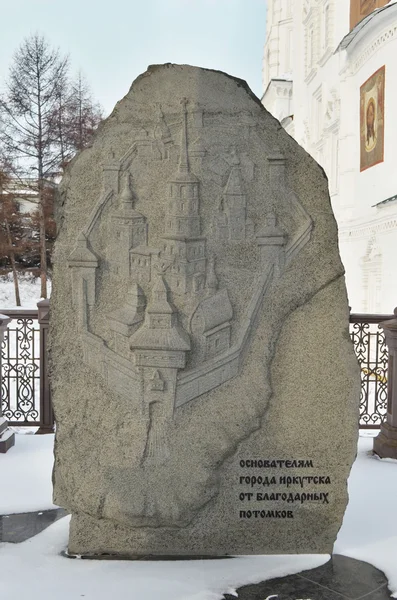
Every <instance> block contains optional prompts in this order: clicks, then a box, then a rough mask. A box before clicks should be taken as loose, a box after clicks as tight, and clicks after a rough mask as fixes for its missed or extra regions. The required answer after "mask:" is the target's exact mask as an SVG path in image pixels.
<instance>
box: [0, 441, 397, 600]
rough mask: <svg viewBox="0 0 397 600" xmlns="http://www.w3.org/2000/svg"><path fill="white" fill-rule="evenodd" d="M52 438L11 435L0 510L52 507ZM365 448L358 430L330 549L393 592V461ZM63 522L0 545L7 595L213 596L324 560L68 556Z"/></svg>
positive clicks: (62, 598)
mask: <svg viewBox="0 0 397 600" xmlns="http://www.w3.org/2000/svg"><path fill="white" fill-rule="evenodd" d="M52 444H53V436H52V435H45V436H32V435H18V436H17V440H16V446H15V447H14V448H12V449H11V450H10V451H9V452H8V453H7V454H6V455H0V472H1V475H2V477H3V474H5V476H6V482H5V485H4V486H3V485H2V490H1V494H0V513H3V514H5V513H7V512H16V511H17V510H18V511H21V512H22V511H24V510H33V507H34V508H40V509H44V508H50V507H52V504H51V483H50V477H51V468H52ZM371 449H372V437H369V436H368V434H365V433H364V434H363V435H362V436H361V437H360V440H359V446H358V455H357V459H356V462H355V463H354V465H353V468H352V472H351V475H350V478H349V496H350V500H349V506H348V508H347V510H346V514H345V518H344V521H343V526H342V528H341V530H340V532H339V535H338V539H337V541H336V544H335V548H334V552H335V553H339V554H344V555H346V556H351V557H352V558H357V559H359V560H364V561H367V562H369V563H371V564H373V565H374V566H375V567H377V568H378V569H380V570H382V571H384V573H385V574H386V576H387V577H388V579H389V587H390V589H391V590H392V591H393V592H394V596H395V597H397V519H396V517H395V511H396V498H397V461H391V460H386V461H384V460H379V459H378V458H376V457H374V456H372V455H371V454H370V451H371ZM2 483H3V480H2ZM17 503H18V505H17ZM16 506H17V508H16ZM10 507H11V510H10ZM4 508H7V510H6V511H5V510H4ZM68 524H69V517H65V518H63V519H61V520H60V521H58V522H57V523H55V524H54V525H51V526H50V527H49V528H48V529H46V530H45V531H43V532H42V533H41V534H39V535H37V536H35V537H34V538H32V539H30V540H28V541H26V542H23V543H22V544H0V573H1V590H2V592H3V594H4V597H5V598H7V600H24V599H25V598H29V600H53V599H54V598H56V599H57V600H74V599H77V598H81V597H84V598H85V600H90V599H92V600H94V599H95V600H108V598H109V596H113V597H115V598H118V599H120V600H124V599H127V598H128V600H142V599H144V600H158V599H159V598H161V599H162V600H219V599H220V598H222V595H223V594H224V593H225V592H229V593H232V592H233V591H234V590H235V589H236V588H237V587H240V586H241V585H245V584H248V583H256V582H259V581H263V580H265V579H271V578H274V577H282V576H285V575H289V574H293V573H298V572H299V571H301V570H304V569H309V568H314V567H316V566H320V565H321V564H323V563H324V562H326V561H327V560H328V556H327V555H313V556H310V555H297V556H296V555H295V556H251V557H238V558H234V559H226V560H207V561H200V560H197V561H186V562H180V561H175V562H174V561H167V562H158V561H154V562H150V561H148V562H146V561H144V562H141V561H139V562H129V561H92V560H78V559H74V560H73V559H67V558H64V557H62V556H60V552H61V551H62V550H64V549H65V548H66V545H67V536H68ZM22 564H23V565H24V567H23V573H24V577H21V565H22ZM27 582H28V583H27Z"/></svg>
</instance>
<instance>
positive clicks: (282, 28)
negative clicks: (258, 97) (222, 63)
mask: <svg viewBox="0 0 397 600" xmlns="http://www.w3.org/2000/svg"><path fill="white" fill-rule="evenodd" d="M263 89H264V94H263V97H262V102H263V104H264V106H265V107H266V108H267V109H268V110H269V111H270V112H271V113H272V114H273V115H274V116H275V117H277V119H279V120H280V122H281V124H282V125H283V127H284V128H285V129H286V131H287V132H288V133H289V134H290V135H291V136H292V137H294V138H295V139H296V140H297V141H298V142H299V144H301V145H302V146H303V147H304V148H305V149H306V150H307V152H309V154H311V155H312V156H313V157H314V158H315V159H316V160H317V161H318V162H319V164H320V165H321V166H322V167H323V168H324V170H325V172H326V174H327V176H328V180H329V190H330V196H331V202H332V206H333V210H334V213H335V216H336V219H337V222H338V227H339V245H340V252H341V256H342V260H343V263H344V265H345V269H346V283H347V289H348V295H349V304H350V306H351V308H352V312H356V313H357V312H358V313H359V312H366V313H391V312H392V311H393V309H394V307H395V306H397V1H396V0H391V1H390V2H387V0H350V1H349V0H268V2H267V23H266V43H265V48H264V58H263Z"/></svg>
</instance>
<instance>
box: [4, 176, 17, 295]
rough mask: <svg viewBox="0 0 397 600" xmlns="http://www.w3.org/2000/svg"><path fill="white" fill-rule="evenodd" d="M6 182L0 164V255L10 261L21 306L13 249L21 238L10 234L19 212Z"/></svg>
mask: <svg viewBox="0 0 397 600" xmlns="http://www.w3.org/2000/svg"><path fill="white" fill-rule="evenodd" d="M8 183H9V176H8V175H7V173H6V171H5V170H4V165H0V256H1V257H4V258H5V257H7V258H8V259H9V261H10V263H11V269H12V275H13V280H14V290H15V302H16V305H17V306H21V298H20V295H19V284H18V274H17V268H16V262H15V251H16V246H17V243H15V242H16V240H18V241H19V242H20V239H21V238H20V236H19V235H16V236H13V235H12V233H13V234H15V229H17V231H18V219H19V213H18V208H17V206H16V202H15V200H14V199H13V197H12V196H11V195H10V194H8V193H7V191H6V186H7V184H8ZM15 226H16V227H15ZM11 232H12V233H11ZM13 237H14V240H13Z"/></svg>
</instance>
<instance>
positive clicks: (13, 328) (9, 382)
mask: <svg viewBox="0 0 397 600" xmlns="http://www.w3.org/2000/svg"><path fill="white" fill-rule="evenodd" d="M0 364H1V373H0V376H1V403H2V409H3V416H4V417H5V418H6V419H7V421H8V422H9V424H10V425H19V426H20V425H25V426H26V425H30V426H33V425H39V422H40V368H39V367H40V330H39V325H38V321H37V317H34V316H32V315H26V314H25V315H23V314H21V315H19V316H18V317H17V318H14V319H13V320H12V321H11V323H10V325H9V326H8V329H7V330H6V331H5V334H4V340H3V343H2V344H1V362H0Z"/></svg>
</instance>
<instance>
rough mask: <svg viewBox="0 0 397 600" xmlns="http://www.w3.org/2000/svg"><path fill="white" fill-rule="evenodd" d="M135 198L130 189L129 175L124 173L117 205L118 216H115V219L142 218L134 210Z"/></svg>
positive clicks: (140, 214)
mask: <svg viewBox="0 0 397 600" xmlns="http://www.w3.org/2000/svg"><path fill="white" fill-rule="evenodd" d="M134 204H135V197H134V194H133V192H132V189H131V175H130V173H126V175H125V177H124V181H123V187H122V190H121V194H120V205H119V214H118V215H117V214H116V215H115V216H116V217H117V216H118V217H120V216H121V217H123V218H128V217H130V218H133V217H140V218H142V217H143V215H142V213H140V212H138V211H137V210H135V208H134Z"/></svg>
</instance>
